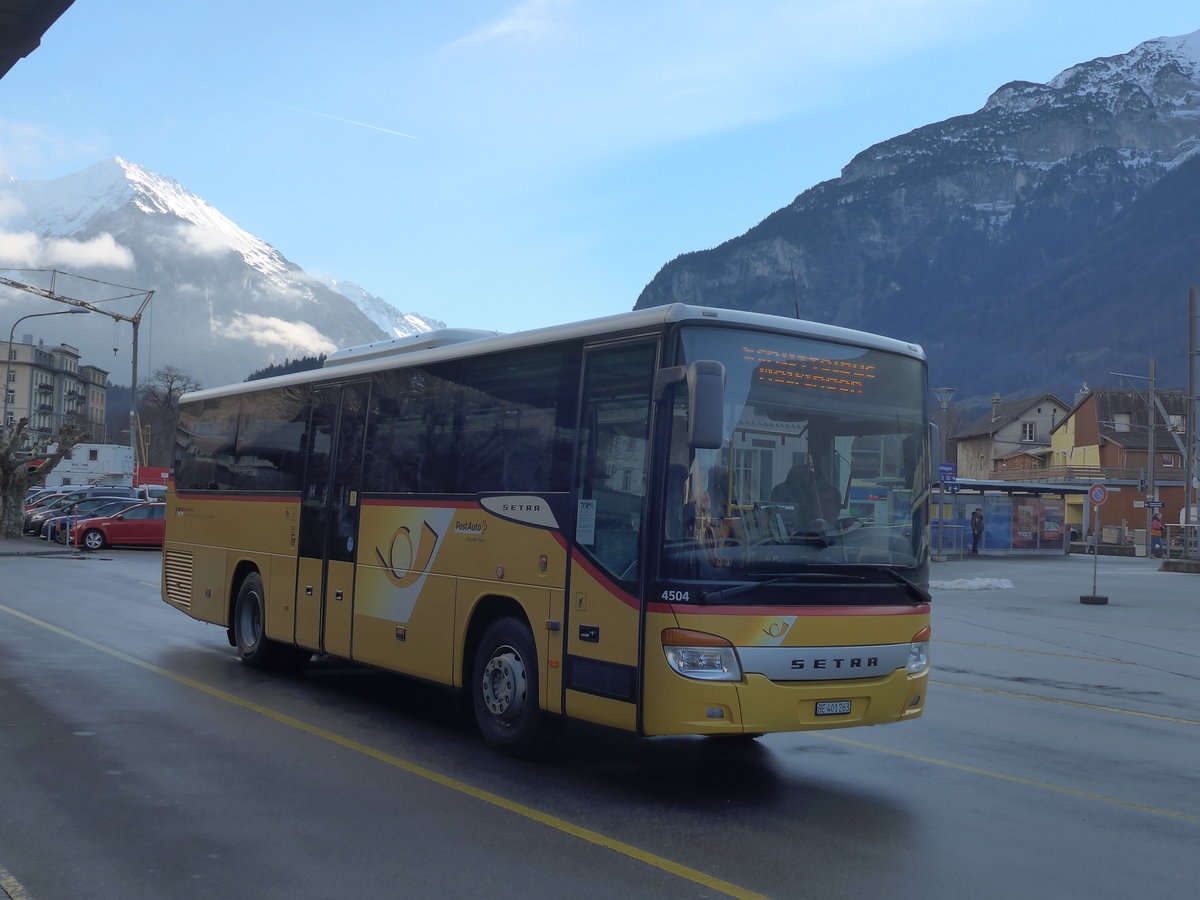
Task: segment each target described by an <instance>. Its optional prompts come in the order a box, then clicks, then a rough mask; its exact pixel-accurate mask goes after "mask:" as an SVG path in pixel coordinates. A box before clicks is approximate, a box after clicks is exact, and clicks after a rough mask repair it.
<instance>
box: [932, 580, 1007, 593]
mask: <svg viewBox="0 0 1200 900" xmlns="http://www.w3.org/2000/svg"><path fill="white" fill-rule="evenodd" d="M1012 586H1013V583H1012V582H1011V581H1009V580H1008V579H1007V578H956V579H954V581H931V582H929V587H930V589H931V590H935V591H1004V590H1011V589H1012Z"/></svg>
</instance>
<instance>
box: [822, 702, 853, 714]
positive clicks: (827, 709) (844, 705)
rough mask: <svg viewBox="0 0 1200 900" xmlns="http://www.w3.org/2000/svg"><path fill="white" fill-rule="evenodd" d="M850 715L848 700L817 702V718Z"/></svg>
mask: <svg viewBox="0 0 1200 900" xmlns="http://www.w3.org/2000/svg"><path fill="white" fill-rule="evenodd" d="M849 714H850V701H849V700H818V701H817V715H818V716H845V715H849Z"/></svg>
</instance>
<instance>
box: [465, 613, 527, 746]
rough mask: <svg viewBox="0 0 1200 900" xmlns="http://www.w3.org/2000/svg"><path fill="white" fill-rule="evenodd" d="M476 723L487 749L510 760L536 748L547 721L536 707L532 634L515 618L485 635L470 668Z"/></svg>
mask: <svg viewBox="0 0 1200 900" xmlns="http://www.w3.org/2000/svg"><path fill="white" fill-rule="evenodd" d="M471 701H472V705H473V706H474V709H475V721H476V722H477V723H478V725H479V731H480V732H481V733H482V734H483V739H484V741H485V742H486V743H487V744H488V746H490V747H492V748H493V749H495V750H499V751H501V752H502V753H507V754H509V755H511V756H530V755H532V754H533V752H534V751H535V750H536V749H537V748H538V745H539V744H540V742H541V738H542V735H543V730H544V725H545V722H544V719H545V716H544V715H543V713H542V710H541V709H540V708H539V707H538V672H537V652H536V651H535V650H534V646H533V635H532V634H530V633H529V629H528V627H526V626H525V624H524V623H523V622H520V621H518V620H517V619H514V618H511V617H506V618H503V619H497V620H496V621H495V622H493V623H492V624H491V625H489V626H488V627H487V629H486V630H485V631H484V633H483V637H482V638H481V639H480V641H479V645H478V646H477V648H476V650H475V660H474V665H473V666H472V668H471Z"/></svg>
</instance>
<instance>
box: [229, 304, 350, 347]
mask: <svg viewBox="0 0 1200 900" xmlns="http://www.w3.org/2000/svg"><path fill="white" fill-rule="evenodd" d="M213 332H214V334H215V335H216V336H217V337H229V338H240V339H243V340H250V341H253V342H254V343H255V344H257V345H258V346H260V347H278V348H280V349H281V350H282V351H284V352H286V353H289V354H293V355H294V354H296V353H300V352H303V353H306V354H311V355H314V356H315V355H317V354H321V353H332V352H333V351H334V350H336V349H337V345H336V344H334V343H333V342H332V341H330V340H329V339H328V338H326V337H325V336H324V335H323V334H321V332H319V331H317V329H315V328H313V326H311V325H309V324H308V323H307V322H287V321H284V320H283V319H280V318H277V317H275V316H259V315H254V314H252V313H244V314H238V315H237V316H236V317H235V318H234V319H233V320H232V321H231V322H229V323H228V324H225V325H222V326H217V327H215V328H214V329H213Z"/></svg>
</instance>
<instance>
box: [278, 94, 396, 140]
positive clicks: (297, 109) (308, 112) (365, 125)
mask: <svg viewBox="0 0 1200 900" xmlns="http://www.w3.org/2000/svg"><path fill="white" fill-rule="evenodd" d="M279 105H280V106H282V107H283V108H284V109H290V110H291V111H292V112H298V113H304V114H305V115H309V116H318V117H320V118H322V119H332V120H333V121H334V122H341V123H343V124H345V125H355V126H357V127H358V128H369V129H371V130H372V131H382V132H383V133H384V134H394V135H395V136H396V137H402V138H408V139H409V140H410V141H415V140H416V139H417V136H416V135H415V134H405V133H404V132H403V131H393V130H392V129H391V128H384V127H383V126H382V125H372V124H370V123H369V122H356V121H355V120H354V119H344V118H342V117H341V116H334V115H330V114H329V113H323V112H317V111H316V110H315V109H305V108H304V107H302V106H288V105H287V104H284V103H281V104H279Z"/></svg>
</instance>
